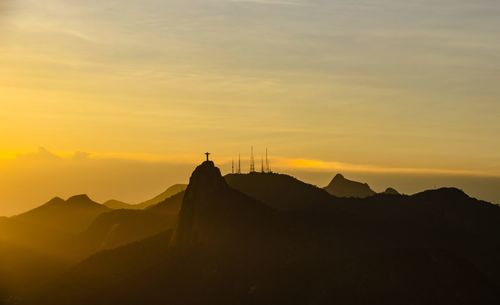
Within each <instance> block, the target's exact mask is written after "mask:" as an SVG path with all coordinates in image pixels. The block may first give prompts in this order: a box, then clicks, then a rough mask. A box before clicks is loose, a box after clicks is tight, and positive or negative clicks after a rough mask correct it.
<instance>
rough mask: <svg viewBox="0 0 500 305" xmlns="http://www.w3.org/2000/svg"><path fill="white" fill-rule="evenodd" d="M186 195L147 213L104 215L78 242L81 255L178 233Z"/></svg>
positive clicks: (165, 201)
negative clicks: (173, 231) (173, 232)
mask: <svg viewBox="0 0 500 305" xmlns="http://www.w3.org/2000/svg"><path fill="white" fill-rule="evenodd" d="M184 193H185V192H184V191H182V192H180V193H177V194H175V195H173V196H171V197H168V198H167V199H165V200H164V201H162V202H160V203H158V204H155V205H152V206H150V207H148V208H146V209H144V210H130V209H120V210H113V211H110V212H107V213H103V214H101V215H99V216H97V218H96V219H95V220H94V221H93V222H92V224H91V225H90V227H89V228H88V229H87V230H86V231H84V232H83V233H82V234H81V235H80V236H78V238H77V245H75V247H78V248H79V249H80V250H79V251H80V252H81V253H87V255H88V254H91V253H95V252H98V251H101V250H106V249H113V248H117V247H120V246H123V245H126V244H129V243H133V242H136V241H140V240H142V239H146V238H149V237H151V236H154V235H156V234H159V233H161V232H165V231H167V230H173V229H175V227H176V225H177V220H178V218H179V212H180V209H181V206H182V201H183V198H184Z"/></svg>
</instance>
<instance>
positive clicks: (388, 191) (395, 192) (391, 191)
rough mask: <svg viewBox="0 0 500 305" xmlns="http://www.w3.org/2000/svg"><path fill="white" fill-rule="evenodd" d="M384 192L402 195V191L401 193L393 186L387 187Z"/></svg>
mask: <svg viewBox="0 0 500 305" xmlns="http://www.w3.org/2000/svg"><path fill="white" fill-rule="evenodd" d="M384 194H387V195H401V193H399V192H398V191H397V190H396V189H394V188H392V187H389V188H387V189H386V190H385V191H384Z"/></svg>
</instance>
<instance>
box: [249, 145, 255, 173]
mask: <svg viewBox="0 0 500 305" xmlns="http://www.w3.org/2000/svg"><path fill="white" fill-rule="evenodd" d="M250 172H251V173H254V172H255V158H254V156H253V146H252V150H251V155H250Z"/></svg>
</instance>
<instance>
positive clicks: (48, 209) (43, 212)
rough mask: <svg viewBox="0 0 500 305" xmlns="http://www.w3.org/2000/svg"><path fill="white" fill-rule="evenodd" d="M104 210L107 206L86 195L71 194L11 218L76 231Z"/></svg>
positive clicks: (25, 222)
mask: <svg viewBox="0 0 500 305" xmlns="http://www.w3.org/2000/svg"><path fill="white" fill-rule="evenodd" d="M106 211H109V208H107V207H106V206H104V205H101V204H99V203H97V202H95V201H92V200H91V199H90V198H89V197H88V196H87V195H77V196H73V197H71V198H69V199H68V200H66V201H64V200H63V199H61V198H58V197H56V198H54V199H52V200H50V201H49V202H47V203H46V204H44V205H42V206H40V207H38V208H36V209H33V210H31V211H28V212H26V213H24V214H21V215H18V216H15V217H13V220H14V221H17V222H19V223H24V224H30V225H38V226H45V227H50V228H55V229H60V230H63V231H66V232H72V233H76V232H80V231H82V230H84V229H85V228H86V227H87V226H88V225H90V223H91V222H92V221H93V220H94V219H95V217H97V216H98V215H99V214H101V213H104V212H106Z"/></svg>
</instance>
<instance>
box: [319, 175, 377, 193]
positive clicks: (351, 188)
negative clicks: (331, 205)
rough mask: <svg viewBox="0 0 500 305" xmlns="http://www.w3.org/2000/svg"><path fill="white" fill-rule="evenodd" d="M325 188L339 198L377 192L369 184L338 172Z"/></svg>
mask: <svg viewBox="0 0 500 305" xmlns="http://www.w3.org/2000/svg"><path fill="white" fill-rule="evenodd" d="M325 190H326V191H327V192H328V193H330V194H331V195H333V196H335V197H339V198H342V197H345V198H349V197H352V198H366V197H370V196H373V195H375V194H376V193H375V192H374V191H373V190H372V189H371V188H370V186H369V185H368V184H366V183H361V182H356V181H351V180H348V179H346V178H344V176H342V175H341V174H337V175H336V176H335V177H334V178H333V180H332V181H331V182H330V184H329V185H328V186H327V187H325Z"/></svg>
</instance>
